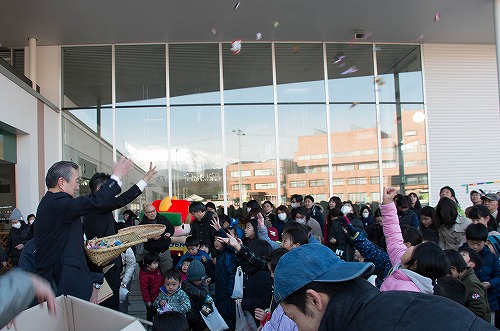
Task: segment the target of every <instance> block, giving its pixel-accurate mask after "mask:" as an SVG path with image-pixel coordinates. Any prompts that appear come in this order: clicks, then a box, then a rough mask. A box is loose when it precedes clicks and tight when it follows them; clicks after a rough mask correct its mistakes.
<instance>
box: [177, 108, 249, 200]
mask: <svg viewBox="0 0 500 331" xmlns="http://www.w3.org/2000/svg"><path fill="white" fill-rule="evenodd" d="M170 113H171V122H170V123H171V125H170V130H171V146H172V148H171V151H170V154H171V159H172V161H171V163H172V186H173V188H172V189H173V190H172V191H173V194H174V195H177V196H178V197H179V198H180V199H184V198H186V197H189V196H190V195H192V194H196V195H199V196H202V197H205V198H206V199H210V200H223V199H224V190H223V175H222V167H223V163H222V136H221V129H220V127H221V125H220V123H221V122H220V121H221V120H220V114H221V112H220V106H182V107H171V110H170ZM186 128H189V129H186ZM237 170H238V169H237V168H236V169H234V170H229V172H228V173H230V171H237ZM249 175H250V174H249ZM236 184H238V181H236Z"/></svg>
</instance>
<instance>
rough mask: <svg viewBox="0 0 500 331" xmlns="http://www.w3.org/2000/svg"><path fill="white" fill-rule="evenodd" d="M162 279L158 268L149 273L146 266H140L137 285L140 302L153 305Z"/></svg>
mask: <svg viewBox="0 0 500 331" xmlns="http://www.w3.org/2000/svg"><path fill="white" fill-rule="evenodd" d="M163 283H164V279H163V275H162V274H161V271H160V268H156V269H155V270H153V271H151V270H149V269H148V268H147V267H146V266H142V267H141V270H140V271H139V285H140V288H141V294H142V300H144V302H145V303H148V302H151V303H153V302H154V301H155V299H156V297H157V296H158V294H160V287H162V286H163Z"/></svg>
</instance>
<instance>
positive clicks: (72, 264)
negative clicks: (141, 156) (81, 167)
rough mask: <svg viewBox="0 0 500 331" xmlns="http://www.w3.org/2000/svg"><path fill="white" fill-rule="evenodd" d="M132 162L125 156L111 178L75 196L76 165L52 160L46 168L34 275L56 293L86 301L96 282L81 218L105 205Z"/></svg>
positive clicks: (117, 191)
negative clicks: (46, 281)
mask: <svg viewBox="0 0 500 331" xmlns="http://www.w3.org/2000/svg"><path fill="white" fill-rule="evenodd" d="M132 165H133V163H132V162H131V161H130V160H126V159H124V158H122V159H120V160H119V161H118V162H117V163H116V164H114V165H113V169H112V175H111V178H110V179H109V180H108V181H107V182H106V183H104V185H102V186H101V189H100V190H99V191H97V192H96V193H95V194H90V195H88V196H82V197H78V198H75V197H74V196H75V194H76V192H77V191H78V184H79V180H80V176H79V174H78V165H77V164H76V163H74V162H70V161H60V162H57V163H55V164H54V165H52V166H51V167H50V169H49V170H48V171H47V176H46V177H45V183H46V185H47V189H48V190H47V193H46V194H45V196H44V197H43V198H42V200H41V201H40V203H39V205H38V209H37V212H36V215H37V221H36V222H35V223H34V226H35V236H34V239H35V247H36V248H37V251H36V258H35V262H36V269H37V274H39V275H41V276H42V277H43V278H45V279H47V280H48V281H49V283H51V284H52V285H53V286H55V288H56V294H57V295H61V294H65V295H73V296H75V297H77V298H80V299H83V300H89V299H90V296H91V294H92V283H93V282H94V281H95V279H93V277H92V274H91V272H90V270H89V268H88V266H87V260H86V257H85V251H84V243H83V225H82V223H81V221H80V217H81V216H83V215H86V214H89V213H91V212H93V211H95V210H96V209H100V208H103V207H104V206H106V205H107V204H108V203H109V202H110V201H112V199H114V197H115V196H116V195H117V194H118V193H120V191H121V188H120V186H121V180H120V178H121V177H122V176H124V175H125V174H126V173H127V172H128V171H129V170H130V168H131V167H132Z"/></svg>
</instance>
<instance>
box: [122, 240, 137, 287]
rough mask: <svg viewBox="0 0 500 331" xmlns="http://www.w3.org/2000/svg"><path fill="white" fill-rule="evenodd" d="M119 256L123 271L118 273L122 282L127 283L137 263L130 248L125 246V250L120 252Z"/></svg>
mask: <svg viewBox="0 0 500 331" xmlns="http://www.w3.org/2000/svg"><path fill="white" fill-rule="evenodd" d="M121 258H122V266H123V271H122V273H121V274H120V279H121V281H122V284H125V285H127V284H128V283H129V282H130V280H131V279H132V276H133V275H134V270H135V266H136V264H137V262H136V260H135V255H134V252H133V251H132V248H127V250H126V251H125V252H123V253H121Z"/></svg>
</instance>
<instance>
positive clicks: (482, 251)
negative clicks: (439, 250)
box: [464, 223, 500, 321]
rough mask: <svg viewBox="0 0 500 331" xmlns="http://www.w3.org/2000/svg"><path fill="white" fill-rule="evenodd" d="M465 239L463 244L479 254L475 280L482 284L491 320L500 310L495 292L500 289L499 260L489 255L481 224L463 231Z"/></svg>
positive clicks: (483, 227)
mask: <svg viewBox="0 0 500 331" xmlns="http://www.w3.org/2000/svg"><path fill="white" fill-rule="evenodd" d="M465 238H466V240H467V243H466V244H464V246H465V245H467V246H468V247H470V248H472V249H473V250H474V251H476V252H477V253H479V255H480V256H481V259H482V266H481V268H479V270H478V271H476V275H477V278H479V280H480V281H481V282H482V283H483V286H484V288H485V289H486V293H487V295H488V302H489V304H490V309H491V314H492V320H493V321H494V316H495V315H496V314H498V311H499V309H500V306H499V303H498V299H497V296H496V294H495V292H496V291H498V290H499V289H500V260H498V257H497V256H495V254H493V253H491V251H490V249H489V247H488V246H486V240H487V239H488V228H487V227H486V226H484V225H483V224H480V223H477V224H471V225H469V226H468V227H467V229H465Z"/></svg>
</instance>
